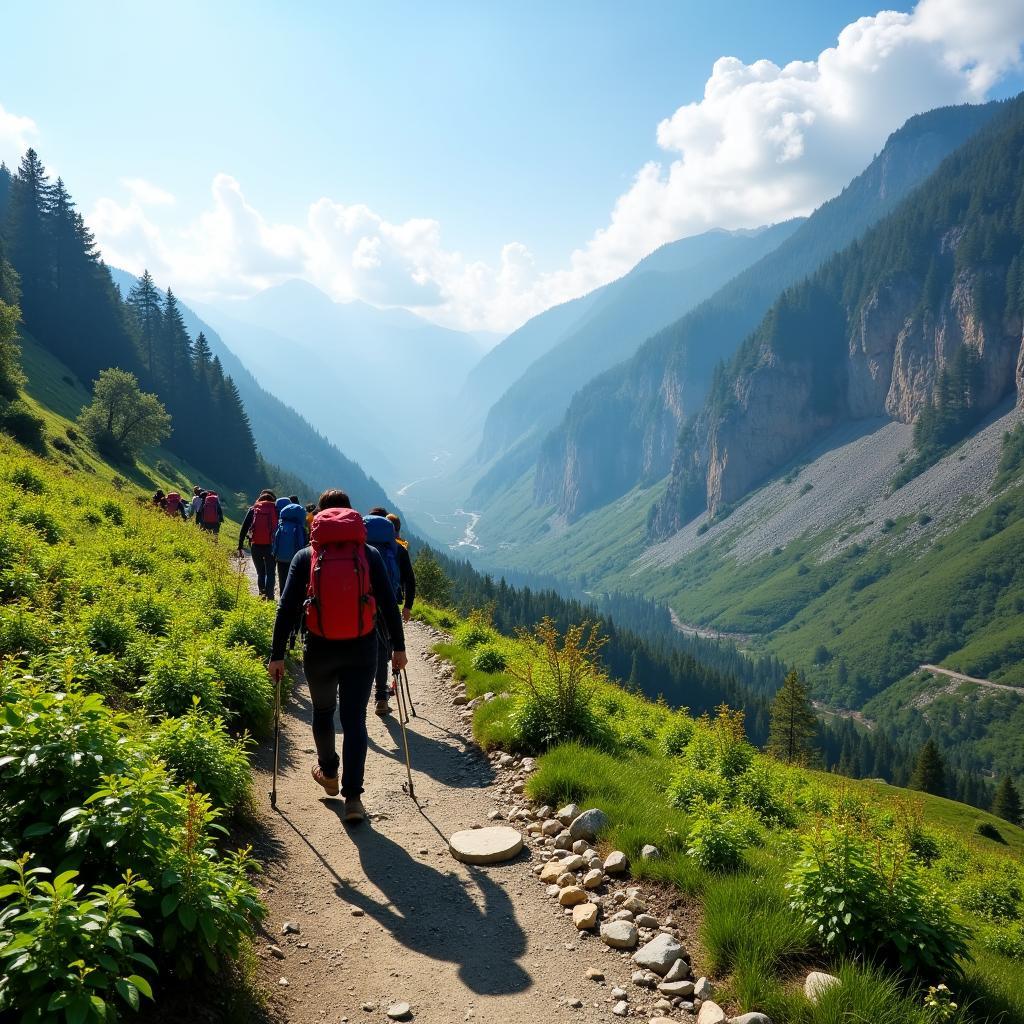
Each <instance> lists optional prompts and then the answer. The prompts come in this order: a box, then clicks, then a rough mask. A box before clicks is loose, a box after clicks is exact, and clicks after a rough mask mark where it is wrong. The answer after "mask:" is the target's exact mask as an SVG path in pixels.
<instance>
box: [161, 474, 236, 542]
mask: <svg viewBox="0 0 1024 1024" xmlns="http://www.w3.org/2000/svg"><path fill="white" fill-rule="evenodd" d="M152 501H153V504H154V505H155V506H156V507H157V508H159V509H162V510H163V511H164V512H166V513H167V515H169V516H171V517H175V516H181V518H182V519H184V520H186V521H188V520H191V521H192V522H193V523H195V525H196V526H198V527H199V529H200V530H206V531H207V532H208V533H212V534H213V535H214V537H216V536H218V535H219V534H220V527H221V523H223V522H224V509H223V507H222V506H221V503H220V498H219V497H218V496H217V493H216V492H215V491H207V490H204V489H203V488H202V487H198V486H197V487H193V488H192V498H191V500H189V501H188V502H186V501H185V499H184V498H183V497H182V496H181V493H180V492H179V491H170V492H168V493H167V494H164V492H163V491H162V490H159V489H158V490H157V492H156V493H155V494H154V495H153V498H152Z"/></svg>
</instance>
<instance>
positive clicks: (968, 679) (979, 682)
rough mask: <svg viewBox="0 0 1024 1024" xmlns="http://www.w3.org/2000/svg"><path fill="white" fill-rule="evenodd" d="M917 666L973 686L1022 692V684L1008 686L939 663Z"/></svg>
mask: <svg viewBox="0 0 1024 1024" xmlns="http://www.w3.org/2000/svg"><path fill="white" fill-rule="evenodd" d="M919 667H920V668H922V669H924V671H926V672H932V673H934V674H937V675H940V676H947V677H948V678H950V679H953V680H955V681H956V682H958V683H974V685H975V686H984V687H987V688H988V689H990V690H1009V691H1010V693H1018V694H1024V687H1022V686H1009V685H1007V684H1006V683H993V682H992V680H991V679H977V678H975V677H974V676H965V675H964V674H963V672H954V671H953V670H952V669H951V668H941V667H940V666H939V665H921V666H919Z"/></svg>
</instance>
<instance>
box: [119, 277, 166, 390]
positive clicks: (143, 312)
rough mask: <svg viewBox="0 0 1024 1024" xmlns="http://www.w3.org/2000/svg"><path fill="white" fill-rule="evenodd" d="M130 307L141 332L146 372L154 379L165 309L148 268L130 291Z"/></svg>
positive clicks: (137, 327)
mask: <svg viewBox="0 0 1024 1024" xmlns="http://www.w3.org/2000/svg"><path fill="white" fill-rule="evenodd" d="M128 309H129V310H130V312H131V317H132V320H133V321H134V323H135V327H136V329H137V330H138V332H139V343H140V345H141V347H142V361H143V364H144V365H145V368H146V373H147V374H148V376H149V379H150V380H151V381H152V380H154V379H155V377H156V352H157V347H158V346H159V344H160V328H161V325H162V323H163V310H162V309H161V304H160V292H159V290H158V289H157V286H156V282H155V281H154V280H153V276H152V274H150V272H149V271H148V270H144V271H143V272H142V277H140V278H139V281H138V284H136V285H135V287H134V288H132V290H131V291H130V292H129V293H128Z"/></svg>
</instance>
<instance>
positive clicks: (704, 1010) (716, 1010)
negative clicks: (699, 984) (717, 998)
mask: <svg viewBox="0 0 1024 1024" xmlns="http://www.w3.org/2000/svg"><path fill="white" fill-rule="evenodd" d="M726 1019H727V1018H726V1016H725V1010H723V1009H722V1008H721V1007H720V1006H719V1005H718V1003H713V1002H712V1001H711V1000H710V999H708V1000H707V1001H706V1002H703V1003H701V1004H700V1013H698V1014H697V1024H725V1022H726Z"/></svg>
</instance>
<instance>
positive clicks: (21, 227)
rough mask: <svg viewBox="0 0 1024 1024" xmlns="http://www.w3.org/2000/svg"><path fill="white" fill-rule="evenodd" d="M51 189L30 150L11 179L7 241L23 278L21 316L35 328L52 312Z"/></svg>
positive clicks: (32, 150) (40, 166)
mask: <svg viewBox="0 0 1024 1024" xmlns="http://www.w3.org/2000/svg"><path fill="white" fill-rule="evenodd" d="M48 194H49V186H48V184H47V177H46V169H45V168H44V167H43V164H42V161H41V160H40V159H39V156H38V154H37V153H36V151H35V150H34V149H29V150H28V151H27V152H26V153H25V155H24V157H22V160H21V164H20V166H19V167H18V173H17V174H15V175H14V177H13V178H12V179H11V185H10V198H9V200H8V203H7V223H6V237H7V240H8V244H9V247H10V248H9V253H8V255H9V257H10V259H11V262H12V263H13V264H14V266H15V268H16V269H17V271H18V275H19V277H20V278H21V312H22V317H23V318H24V320H25V323H26V324H28V325H29V326H30V328H31V325H32V324H34V323H35V322H37V321H38V322H39V323H43V322H45V320H46V318H47V314H48V313H49V310H50V301H51V297H52V296H51V285H52V277H51V272H50V261H49V258H48V255H47V253H48V248H49V246H48V238H47V225H46V207H47V201H48Z"/></svg>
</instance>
